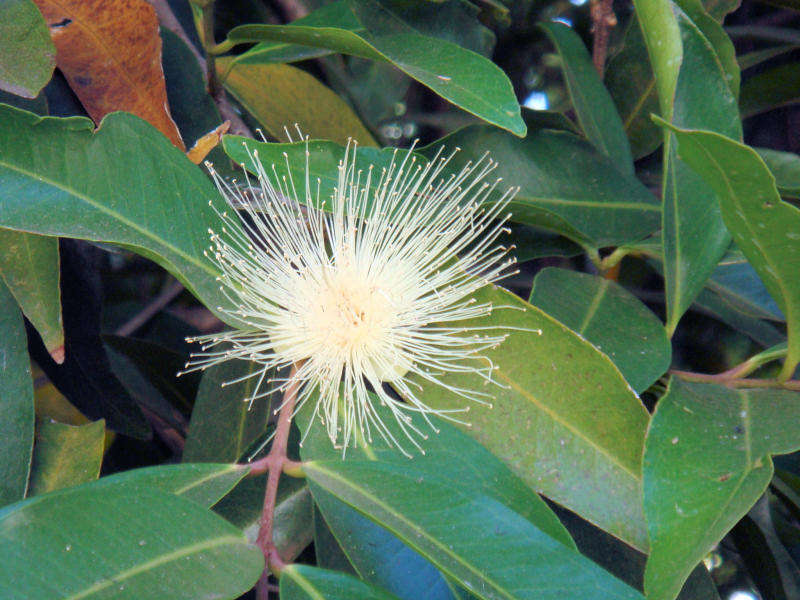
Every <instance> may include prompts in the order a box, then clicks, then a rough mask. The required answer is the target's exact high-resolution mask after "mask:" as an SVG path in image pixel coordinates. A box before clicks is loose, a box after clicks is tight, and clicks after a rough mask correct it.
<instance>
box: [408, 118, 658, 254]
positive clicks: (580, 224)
mask: <svg viewBox="0 0 800 600" xmlns="http://www.w3.org/2000/svg"><path fill="white" fill-rule="evenodd" d="M443 145H444V146H445V147H446V148H456V147H457V148H461V152H459V153H458V154H456V156H455V157H454V159H453V161H452V163H451V165H452V168H453V169H458V168H460V167H461V166H463V165H464V164H465V163H466V162H467V161H468V160H472V161H474V160H477V159H478V158H480V157H481V156H482V155H483V154H484V153H485V152H489V153H490V156H491V158H492V160H495V161H497V163H498V166H497V168H496V169H495V171H494V172H493V174H496V176H497V177H502V179H503V182H504V183H505V184H506V185H514V186H519V187H520V191H519V192H518V193H517V194H516V196H515V197H514V199H513V200H512V201H511V204H510V205H509V211H510V212H511V214H512V217H511V218H512V220H514V221H516V222H518V223H525V224H528V225H534V226H538V227H542V228H544V229H549V230H551V231H555V232H557V233H560V234H561V235H564V236H565V237H568V238H570V239H572V240H573V241H575V242H578V243H580V244H581V245H584V246H589V247H602V246H612V245H619V244H622V243H625V242H631V241H636V240H639V239H642V238H644V237H646V236H647V235H648V234H650V233H652V232H653V231H655V230H656V229H657V228H658V223H659V221H660V218H661V217H660V213H661V211H660V207H659V206H658V203H657V200H656V198H655V197H654V196H653V195H652V194H651V193H650V191H649V190H648V189H647V188H646V187H644V186H643V185H642V184H641V183H640V182H639V181H638V180H637V179H636V178H635V177H629V176H626V175H624V174H623V173H622V172H621V171H620V170H618V169H617V167H616V163H615V162H612V161H610V160H609V159H607V158H606V157H605V156H603V155H601V154H600V153H598V152H597V151H596V150H595V149H594V148H592V147H591V146H590V145H589V144H587V143H586V142H584V141H583V140H581V139H579V138H578V137H577V136H574V135H572V134H570V133H567V132H564V131H552V130H548V129H542V130H537V131H531V132H530V133H529V134H528V136H527V137H526V138H525V139H524V140H520V139H517V138H515V137H513V136H511V135H508V134H506V133H503V132H502V131H498V130H496V129H494V128H490V127H485V126H480V125H476V126H470V127H465V128H464V129H461V130H459V131H457V132H455V133H454V134H452V135H449V136H447V137H444V138H442V139H441V140H438V141H436V142H435V143H433V144H431V145H430V146H426V147H425V148H421V149H420V150H419V151H420V153H422V154H424V155H426V156H428V157H429V158H430V157H431V156H433V155H434V154H435V152H436V151H438V149H439V148H440V147H441V146H443ZM564 156H569V157H570V159H569V160H568V161H565V160H564V159H563V157H564Z"/></svg>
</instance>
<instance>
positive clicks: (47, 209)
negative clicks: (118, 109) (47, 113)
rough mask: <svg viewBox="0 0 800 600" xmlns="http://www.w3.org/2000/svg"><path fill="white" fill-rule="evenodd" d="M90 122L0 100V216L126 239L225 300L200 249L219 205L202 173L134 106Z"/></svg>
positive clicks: (205, 294)
mask: <svg viewBox="0 0 800 600" xmlns="http://www.w3.org/2000/svg"><path fill="white" fill-rule="evenodd" d="M93 130H94V125H93V123H92V122H91V121H90V120H89V119H84V118H81V117H71V118H67V119H60V118H53V117H43V118H41V117H37V116H36V115H33V114H31V113H27V112H24V111H21V110H17V109H14V108H11V107H7V106H0V175H1V176H2V177H0V180H1V181H2V184H0V191H1V192H2V193H1V194H0V226H2V227H8V228H11V229H21V230H25V231H30V232H34V233H40V234H45V235H62V236H67V237H78V238H82V239H88V240H93V241H106V242H114V243H117V244H121V245H124V246H125V247H128V248H131V249H134V250H136V251H137V252H139V253H140V254H142V255H144V256H146V257H147V258H150V259H152V260H154V261H156V262H157V263H158V264H160V265H161V266H163V267H165V268H166V269H167V270H169V271H170V272H172V273H173V274H174V275H175V276H176V277H177V278H178V279H179V280H180V281H181V282H182V283H184V284H185V285H186V286H187V287H188V288H189V290H191V291H192V292H193V293H194V294H195V295H196V296H197V297H198V298H200V299H201V300H202V301H203V303H204V304H206V306H208V307H209V308H210V309H211V310H212V311H214V310H216V308H217V307H218V306H220V305H226V304H227V303H228V300H227V299H226V298H225V297H224V295H223V294H222V293H221V292H220V290H219V285H218V283H217V282H216V281H215V277H216V276H217V275H218V272H217V270H216V268H215V267H214V266H213V264H212V263H211V261H209V260H208V259H207V258H205V257H204V256H203V250H204V249H205V248H206V247H207V246H208V228H218V226H219V218H218V217H217V215H216V214H215V213H214V210H213V209H212V208H211V207H210V206H209V202H214V203H217V204H218V205H219V206H220V207H221V205H222V201H221V200H220V197H219V194H218V193H217V192H216V190H215V189H214V187H213V185H212V184H211V183H210V182H209V180H208V178H207V177H206V176H205V175H203V172H202V171H201V170H200V168H199V167H197V166H196V165H193V164H192V163H191V162H190V161H189V159H187V158H186V156H184V155H183V153H182V152H181V151H180V150H178V149H177V148H175V147H174V146H173V145H172V144H170V143H169V141H168V140H167V139H166V138H164V136H163V135H161V134H160V133H159V132H158V131H157V130H156V129H154V128H153V127H152V126H151V125H149V124H147V123H145V122H144V121H142V120H141V119H139V118H137V117H135V116H133V115H130V114H127V113H112V114H110V115H108V116H107V117H106V118H105V119H103V122H102V123H101V125H100V128H99V129H98V130H97V131H96V132H93ZM218 314H219V313H218ZM219 316H220V318H222V319H223V320H225V319H229V317H227V316H225V315H224V314H219Z"/></svg>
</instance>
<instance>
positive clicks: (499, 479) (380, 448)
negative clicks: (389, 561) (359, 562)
mask: <svg viewBox="0 0 800 600" xmlns="http://www.w3.org/2000/svg"><path fill="white" fill-rule="evenodd" d="M370 397H371V399H372V401H373V404H374V405H375V412H376V414H377V415H379V416H380V418H381V420H382V421H383V422H384V423H385V424H386V427H387V429H388V430H389V431H390V432H391V433H392V435H393V436H394V437H395V438H396V439H398V440H400V442H401V443H402V440H403V438H404V434H403V432H402V430H401V429H400V427H399V426H398V425H397V421H396V420H395V419H394V417H393V416H392V413H391V411H390V410H389V409H388V408H386V407H382V406H380V405H379V404H380V400H379V399H378V398H377V397H376V396H370ZM310 412H312V411H311V406H310V405H309V406H308V407H306V409H305V410H303V411H302V412H301V413H299V414H298V416H297V420H298V421H297V422H298V424H299V425H300V427H301V428H302V429H303V431H304V432H305V431H306V430H307V431H308V433H307V435H306V439H305V441H304V442H303V446H302V447H301V448H300V452H301V456H302V458H303V460H304V461H305V460H316V461H319V460H335V459H337V458H340V457H341V450H339V449H337V448H334V447H333V445H332V444H331V441H330V439H329V438H328V435H327V433H326V431H325V428H324V427H322V426H321V424H320V423H319V422H314V423H311V422H310V421H309V419H310V414H309V413H310ZM412 422H413V423H414V426H415V427H416V428H417V429H418V430H420V431H423V432H430V433H429V435H428V438H427V439H425V440H423V441H422V442H421V445H422V447H423V449H424V451H425V453H424V454H423V455H422V456H414V459H413V468H414V470H415V472H417V473H419V474H421V475H422V474H425V475H428V476H432V477H437V478H441V479H445V480H448V481H449V482H450V485H452V486H456V487H464V486H466V488H467V489H468V490H475V491H479V492H480V493H482V494H485V495H487V496H491V497H493V498H495V499H496V500H498V501H499V502H502V503H503V504H505V505H507V506H509V507H510V508H511V509H513V510H514V511H516V512H517V513H519V514H520V515H521V516H523V517H525V518H526V519H528V520H529V521H530V522H531V523H533V524H534V525H536V527H538V528H539V529H540V530H542V531H543V532H545V533H546V534H547V535H549V536H550V537H552V538H554V539H556V540H558V541H560V542H561V543H563V544H564V545H566V546H569V547H572V548H574V547H575V544H574V543H573V541H572V538H570V536H569V534H568V533H567V530H566V529H564V526H563V525H562V524H561V523H560V522H559V520H558V518H557V517H556V516H555V514H553V512H552V511H551V510H550V508H549V507H548V506H547V504H546V503H545V502H544V500H542V499H541V498H540V497H539V496H538V495H537V494H536V493H535V492H534V491H533V490H532V489H531V488H529V487H528V486H527V485H525V483H524V482H523V480H522V479H520V478H519V477H518V476H516V475H515V474H514V473H513V471H512V470H511V469H510V468H509V467H507V466H506V465H505V464H504V463H503V462H502V461H501V460H500V459H498V458H497V457H496V456H494V455H492V454H491V453H490V452H489V451H488V450H487V449H486V448H484V447H483V446H481V445H480V444H479V443H477V442H476V441H475V440H474V439H472V438H471V437H470V436H468V435H467V434H465V433H463V432H461V431H459V429H458V428H456V426H455V425H452V424H450V423H447V422H446V421H443V420H441V419H437V418H435V417H431V422H432V423H433V425H434V427H435V428H436V429H435V430H433V431H431V427H430V425H428V424H427V422H426V421H425V420H424V419H423V418H421V417H420V416H418V415H415V416H412ZM358 444H359V445H358V447H356V448H350V449H348V452H347V454H346V460H351V459H358V460H373V461H379V462H381V463H382V464H395V465H400V466H405V465H408V458H407V457H406V456H404V455H403V454H402V453H400V452H399V451H398V449H397V448H396V447H394V446H392V445H390V444H389V443H388V442H387V441H386V440H385V439H383V438H381V437H379V436H378V435H377V434H376V435H375V436H374V437H373V439H372V440H371V441H368V440H365V439H364V438H363V436H360V438H359V441H358ZM476 465H480V469H476ZM323 513H324V511H323ZM384 587H385V586H384Z"/></svg>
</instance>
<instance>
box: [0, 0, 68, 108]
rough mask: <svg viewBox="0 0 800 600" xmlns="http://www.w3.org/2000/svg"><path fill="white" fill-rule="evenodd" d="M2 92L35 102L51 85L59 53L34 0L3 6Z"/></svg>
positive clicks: (0, 23)
mask: <svg viewBox="0 0 800 600" xmlns="http://www.w3.org/2000/svg"><path fill="white" fill-rule="evenodd" d="M0 39H2V40H3V45H2V47H1V48H0V89H2V90H5V91H7V92H11V93H12V94H17V95H19V96H25V97H26V98H34V97H36V95H37V94H38V93H39V91H40V90H41V89H42V88H43V87H44V86H45V84H46V83H47V82H48V81H50V77H51V75H52V74H53V69H54V68H55V66H56V49H55V46H53V42H52V40H51V39H50V30H49V29H48V27H47V23H45V20H44V17H42V13H40V12H39V9H38V8H36V4H34V3H33V2H32V0H4V1H3V2H1V3H0Z"/></svg>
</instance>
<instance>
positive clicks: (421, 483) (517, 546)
mask: <svg viewBox="0 0 800 600" xmlns="http://www.w3.org/2000/svg"><path fill="white" fill-rule="evenodd" d="M305 472H306V474H307V476H308V477H309V478H310V479H311V480H312V481H314V482H315V483H316V484H317V485H320V486H322V487H324V488H325V489H326V490H328V491H329V492H331V493H332V494H334V495H336V496H337V497H338V498H340V499H341V500H343V501H344V502H347V503H348V504H351V505H352V506H354V507H355V508H356V509H357V510H359V511H360V512H362V513H364V514H365V515H367V516H368V517H370V518H371V519H373V520H374V521H376V522H378V523H380V524H382V525H383V526H385V527H387V528H388V529H390V530H391V531H393V532H394V533H395V534H396V535H398V537H400V538H401V539H403V540H404V541H405V542H406V543H407V544H408V545H410V546H411V547H413V548H415V549H416V550H417V551H418V552H420V553H421V554H423V555H424V556H426V557H427V558H428V559H430V560H431V561H432V562H433V563H434V564H436V565H437V566H438V567H439V568H440V569H442V570H443V571H444V572H445V573H447V574H448V575H449V576H451V577H453V578H455V580H456V581H458V583H459V584H460V585H462V586H464V587H465V588H466V589H467V590H469V591H470V592H472V593H473V594H475V595H477V596H478V597H480V598H484V599H492V598H520V599H522V598H537V599H546V598H554V599H555V598H559V599H561V598H565V597H567V598H572V597H574V598H586V599H592V598H597V599H600V598H603V599H607V598H641V595H640V594H639V593H638V592H637V591H636V590H634V589H633V588H630V587H628V586H627V585H625V584H624V583H622V582H621V581H619V580H617V579H615V578H614V577H612V576H611V575H609V574H608V573H606V572H605V571H603V570H602V569H601V568H600V567H598V566H597V565H595V564H594V563H593V562H591V561H590V560H588V559H587V558H584V557H583V556H581V555H580V554H578V553H577V552H576V551H575V550H572V549H570V548H567V547H566V546H564V545H563V544H561V543H560V542H557V541H556V540H554V539H553V538H551V537H549V536H547V535H546V534H544V533H542V532H541V531H540V530H539V529H537V528H536V527H534V526H533V525H532V524H531V523H530V522H529V521H527V520H526V519H524V518H522V517H521V516H520V515H518V514H517V513H515V512H513V511H512V510H511V509H509V508H508V507H506V506H505V505H503V504H501V503H499V502H497V501H496V500H494V499H493V498H489V497H487V496H483V495H481V494H479V493H478V492H472V493H470V492H467V491H465V490H464V489H463V488H454V487H453V486H451V485H449V484H448V483H447V482H446V481H445V480H438V479H436V478H434V477H427V476H425V475H423V476H419V474H418V473H417V472H416V471H415V470H414V468H413V465H411V464H409V463H407V464H406V465H405V466H401V465H397V464H384V463H381V462H375V461H358V460H348V461H341V460H335V461H323V462H309V463H306V465H305ZM476 540H480V542H479V543H476Z"/></svg>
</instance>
